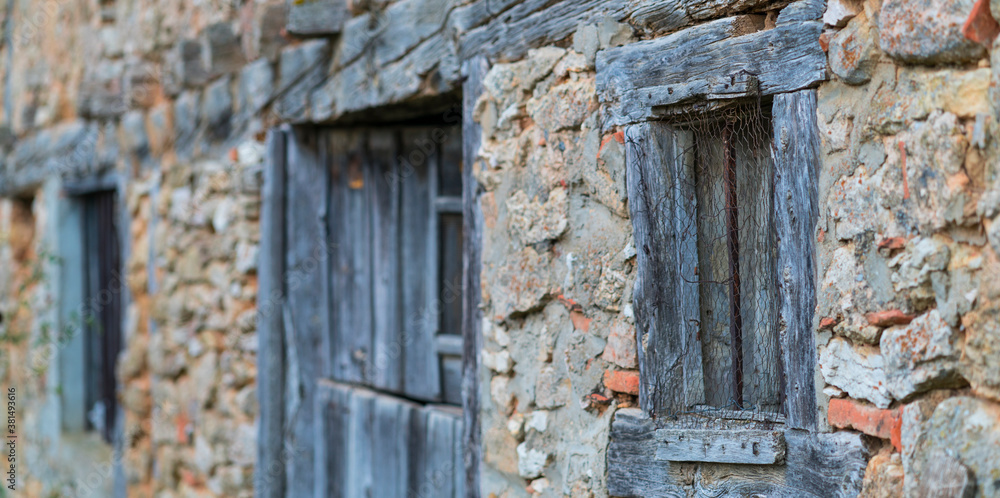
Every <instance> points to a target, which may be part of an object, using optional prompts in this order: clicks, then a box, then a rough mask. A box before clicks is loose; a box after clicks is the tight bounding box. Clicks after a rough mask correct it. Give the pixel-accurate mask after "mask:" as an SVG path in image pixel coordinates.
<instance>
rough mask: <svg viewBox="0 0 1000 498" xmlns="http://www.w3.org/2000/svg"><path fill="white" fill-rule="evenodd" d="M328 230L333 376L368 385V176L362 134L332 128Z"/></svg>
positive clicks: (369, 204) (370, 349) (369, 286)
mask: <svg viewBox="0 0 1000 498" xmlns="http://www.w3.org/2000/svg"><path fill="white" fill-rule="evenodd" d="M328 138H329V145H328V147H329V156H330V158H331V160H330V171H331V175H330V178H331V186H330V197H331V200H330V206H331V207H330V212H331V214H332V216H330V217H329V218H330V219H329V233H330V235H331V237H332V239H333V240H335V243H336V254H337V257H336V260H335V262H334V264H333V267H332V271H331V274H330V281H331V288H332V289H333V293H332V296H331V301H330V309H331V310H333V313H334V315H335V317H336V318H335V321H333V323H334V326H333V328H332V329H331V332H330V333H331V335H332V336H333V337H334V352H333V355H334V356H333V357H334V368H333V372H332V373H333V378H334V379H337V380H341V381H346V382H358V383H367V382H369V381H370V379H369V376H370V374H371V373H372V328H373V325H372V319H373V318H372V317H373V314H372V275H371V272H372V245H371V244H372V236H371V230H372V223H371V212H370V209H371V201H370V200H369V196H370V193H371V190H372V187H371V184H372V181H371V178H370V177H371V174H372V172H371V171H369V168H366V167H365V162H366V159H365V151H364V137H363V136H362V134H361V133H360V132H331V133H330V134H329V135H328Z"/></svg>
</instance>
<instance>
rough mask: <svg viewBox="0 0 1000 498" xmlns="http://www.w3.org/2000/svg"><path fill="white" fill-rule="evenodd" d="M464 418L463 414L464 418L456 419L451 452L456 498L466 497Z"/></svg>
mask: <svg viewBox="0 0 1000 498" xmlns="http://www.w3.org/2000/svg"><path fill="white" fill-rule="evenodd" d="M464 418H465V417H464V413H463V417H462V418H458V419H456V420H455V423H454V425H453V429H454V436H453V441H452V450H451V458H452V464H451V477H452V481H454V486H455V493H454V496H455V498H462V497H463V496H466V492H465V459H464V457H463V455H462V453H463V452H462V437H463V433H464V432H465V431H464V428H463V427H462V426H463V422H464Z"/></svg>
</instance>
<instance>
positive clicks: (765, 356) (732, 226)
mask: <svg viewBox="0 0 1000 498" xmlns="http://www.w3.org/2000/svg"><path fill="white" fill-rule="evenodd" d="M766 104H767V103H766V102H761V101H760V100H757V101H755V102H747V103H741V104H738V105H730V106H728V107H726V108H723V109H720V110H716V111H713V112H711V113H707V114H706V113H694V112H692V113H689V114H687V115H684V114H681V115H677V116H675V117H674V118H672V119H671V120H669V124H670V125H671V129H672V130H673V133H676V134H677V136H676V137H674V138H675V143H677V144H680V145H681V146H680V147H677V148H676V149H675V150H676V151H677V154H678V155H679V157H676V158H673V160H674V161H677V163H676V164H679V165H681V167H680V168H679V170H680V171H681V173H680V174H679V175H678V184H679V188H678V190H677V192H684V193H687V195H683V194H682V195H674V196H672V197H673V198H672V199H670V200H669V202H684V203H686V204H687V205H686V206H684V207H679V206H678V207H675V209H672V210H671V211H672V212H675V213H677V212H687V213H691V214H692V215H688V216H685V217H680V220H679V223H678V227H677V228H678V232H679V233H678V236H679V238H680V240H679V243H678V247H686V248H696V250H697V257H696V258H691V259H692V260H693V261H696V264H694V265H684V264H682V265H680V272H681V275H680V278H681V279H682V280H683V281H684V282H688V283H693V284H696V287H697V294H698V296H697V299H698V306H697V307H690V308H684V309H681V310H679V312H680V313H682V314H683V315H684V316H681V317H678V318H679V319H680V320H683V323H690V324H696V327H697V330H698V335H697V336H698V339H699V340H698V341H697V342H695V343H694V344H689V345H688V347H689V348H698V350H697V351H685V354H686V355H688V354H700V356H701V363H702V367H703V368H702V373H703V383H704V396H703V398H702V399H701V400H700V401H701V402H700V403H695V404H693V405H690V406H687V407H686V408H685V409H684V410H683V411H680V410H677V411H676V413H671V414H670V415H672V416H671V417H668V419H671V420H673V422H674V424H675V425H682V426H685V427H692V426H710V427H718V426H719V425H720V424H723V425H724V424H725V423H747V422H748V421H749V422H763V423H765V424H767V423H770V422H773V421H775V420H778V419H780V413H781V407H782V404H783V396H784V393H783V392H782V388H781V386H782V385H783V382H782V379H781V376H782V367H781V356H780V349H779V342H778V299H777V288H778V282H777V271H776V261H777V235H776V230H775V224H774V216H773V211H774V205H773V204H774V199H773V185H774V181H773V178H774V159H773V154H772V145H771V144H772V141H771V130H772V127H771V119H770V115H769V114H770V113H769V112H767V111H768V110H769V108H770V106H769V105H766ZM667 159H668V160H670V158H669V157H668V158H667ZM691 204H693V206H692V205H691ZM692 208H693V209H692ZM695 399H698V398H697V397H696V398H695ZM727 421H728V422H727Z"/></svg>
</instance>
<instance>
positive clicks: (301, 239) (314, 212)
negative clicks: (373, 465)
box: [285, 129, 329, 496]
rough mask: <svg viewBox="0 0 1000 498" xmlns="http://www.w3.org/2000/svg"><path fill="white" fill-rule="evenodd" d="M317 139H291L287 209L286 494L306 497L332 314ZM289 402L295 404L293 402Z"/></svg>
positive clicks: (305, 135)
mask: <svg viewBox="0 0 1000 498" xmlns="http://www.w3.org/2000/svg"><path fill="white" fill-rule="evenodd" d="M319 151H320V145H319V140H318V136H317V135H316V134H315V133H312V132H311V131H309V130H305V129H295V130H294V131H293V132H292V134H291V136H290V137H289V140H288V164H287V168H288V171H287V177H286V178H287V193H286V195H287V201H288V206H287V208H286V212H285V214H286V219H285V229H286V237H287V238H286V241H287V253H286V261H285V264H286V268H287V272H286V277H285V278H286V281H285V286H286V294H287V296H288V299H287V301H286V303H287V306H288V309H289V318H290V320H289V321H290V322H291V330H289V331H286V334H290V336H291V337H290V340H292V341H294V342H295V345H294V349H289V352H290V353H293V354H294V355H295V358H294V359H292V358H289V359H288V360H287V361H288V362H289V363H290V364H291V363H293V362H294V364H295V365H296V368H297V371H296V372H295V377H294V379H295V383H296V384H297V385H293V386H292V388H293V389H296V391H297V393H300V394H301V399H300V400H298V406H297V407H294V408H291V409H289V410H288V411H289V413H288V416H289V418H288V421H287V423H288V426H289V431H288V433H289V437H290V444H291V445H292V446H293V447H294V448H295V449H296V451H293V452H292V456H291V458H290V459H289V460H288V463H287V486H286V490H287V492H288V494H290V495H292V496H306V495H309V494H312V493H313V490H314V479H315V476H314V463H313V461H314V455H313V447H314V437H315V434H314V430H315V424H314V420H313V413H314V410H313V409H312V407H313V405H314V403H315V400H314V396H315V390H316V380H317V379H318V378H319V377H320V375H321V374H322V373H323V372H325V371H327V369H328V368H329V367H328V364H329V356H328V352H329V343H328V342H327V337H328V330H329V314H328V311H327V303H328V302H329V298H328V292H327V290H328V289H327V285H328V281H327V274H328V273H329V268H328V258H327V237H326V208H327V184H328V181H327V168H326V167H325V166H324V165H323V158H322V157H320V155H319ZM289 402H291V400H289Z"/></svg>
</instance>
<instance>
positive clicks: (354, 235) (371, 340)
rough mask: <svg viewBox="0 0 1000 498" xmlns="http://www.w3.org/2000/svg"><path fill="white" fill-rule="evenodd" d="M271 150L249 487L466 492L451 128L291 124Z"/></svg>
mask: <svg viewBox="0 0 1000 498" xmlns="http://www.w3.org/2000/svg"><path fill="white" fill-rule="evenodd" d="M275 135H277V136H275ZM271 147H272V150H271V152H270V156H271V158H272V162H273V164H272V165H271V166H270V167H269V168H268V173H267V177H266V181H265V196H264V197H265V199H264V215H263V219H262V247H261V251H262V259H261V261H262V264H261V270H260V271H261V282H260V283H261V288H260V289H261V290H260V292H261V297H260V298H259V301H260V302H259V308H260V315H261V356H260V362H261V372H262V374H261V376H262V378H261V381H260V382H261V435H262V437H261V441H260V442H259V444H260V448H261V451H260V459H261V464H260V470H261V471H262V472H258V474H260V475H259V477H258V479H259V480H258V483H257V487H258V490H259V491H260V494H261V496H282V495H284V496H307V495H315V496H345V497H354V496H379V497H382V496H385V497H393V496H400V497H403V496H462V495H464V489H463V483H464V473H463V468H464V467H463V463H462V450H461V441H462V418H461V409H460V407H459V406H458V405H459V404H460V403H461V375H462V339H461V337H462V335H461V321H462V292H461V288H462V263H463V261H462V237H463V234H462V226H463V225H462V214H461V213H462V211H461V206H462V203H461V192H462V190H461V189H462V178H461V164H462V159H461V158H462V155H461V154H462V144H461V132H460V129H459V128H458V127H453V126H452V127H446V126H420V127H405V128H404V127H400V128H377V129H376V128H373V129H351V130H342V129H317V128H301V129H299V128H296V129H294V130H290V131H288V132H282V133H276V134H273V135H272V138H271ZM275 158H279V159H280V160H273V159H275ZM278 315H280V316H278ZM279 329H280V331H281V332H280V333H277V332H276V331H277V330H279ZM275 398H277V400H280V407H279V406H277V405H278V404H279V403H278V402H277V400H276V399H275ZM265 405H267V406H265ZM279 420H280V422H278V421H279ZM279 429H280V433H279V432H278V431H279ZM276 434H280V436H276ZM279 448H280V449H279ZM268 469H276V470H275V471H274V472H271V473H270V475H273V476H274V477H273V478H271V479H270V480H269V479H268V475H269V473H268ZM282 473H283V474H284V476H281V474H282Z"/></svg>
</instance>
